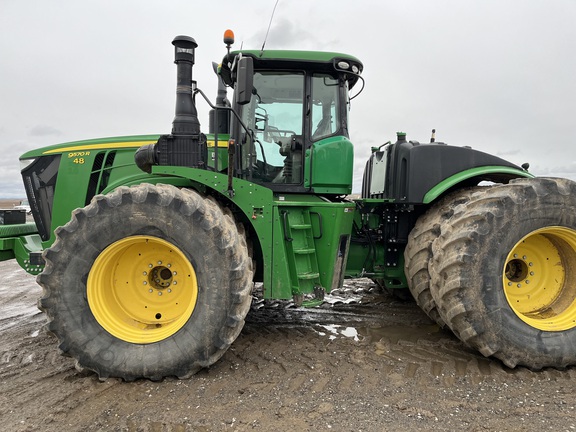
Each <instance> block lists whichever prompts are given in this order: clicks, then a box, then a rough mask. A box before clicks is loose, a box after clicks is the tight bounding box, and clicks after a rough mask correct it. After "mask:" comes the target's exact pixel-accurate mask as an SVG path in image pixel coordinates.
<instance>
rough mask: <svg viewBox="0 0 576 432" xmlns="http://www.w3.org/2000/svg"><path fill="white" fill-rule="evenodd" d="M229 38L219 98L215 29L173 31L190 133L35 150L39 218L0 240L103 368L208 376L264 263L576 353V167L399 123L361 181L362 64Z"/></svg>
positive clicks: (508, 339)
mask: <svg viewBox="0 0 576 432" xmlns="http://www.w3.org/2000/svg"><path fill="white" fill-rule="evenodd" d="M224 42H225V43H226V44H227V48H228V52H227V54H226V55H225V56H224V59H223V61H222V63H221V64H220V65H218V66H215V70H216V72H217V74H218V76H219V83H220V84H219V88H218V97H217V100H216V103H214V104H212V103H211V102H210V101H209V100H208V98H206V96H205V95H204V93H203V92H202V91H201V90H200V89H199V88H197V86H196V82H195V81H193V79H192V69H193V64H194V52H195V48H196V47H197V44H196V42H195V41H194V39H192V38H190V37H187V36H178V37H176V38H175V39H174V41H173V44H174V46H175V63H176V64H177V90H176V115H175V118H174V121H173V126H172V133H170V134H168V135H161V136H158V135H144V136H130V137H120V138H118V137H117V138H106V139H95V140H88V141H79V142H71V143H65V144H59V145H54V146H50V147H46V148H41V149H38V150H33V151H30V152H27V153H26V154H24V155H22V156H21V158H20V161H21V163H22V167H23V168H22V176H23V180H24V185H25V189H26V193H27V197H28V200H29V202H30V206H31V209H32V213H33V216H34V221H35V223H30V224H12V225H4V226H0V257H1V259H12V258H16V259H17V260H18V263H19V264H20V265H21V266H22V267H23V268H25V269H26V271H28V272H29V273H32V274H38V279H37V280H38V283H39V284H40V285H41V286H42V288H43V294H42V298H41V299H40V301H39V307H40V309H41V310H43V311H44V312H45V313H46V314H47V316H48V324H47V328H48V330H49V331H50V332H51V333H53V334H54V335H56V337H57V338H58V340H59V348H60V350H61V351H62V352H63V354H65V355H69V356H72V357H73V358H75V359H76V361H77V365H78V366H79V367H81V368H85V369H89V370H92V371H94V372H96V373H97V374H98V375H99V377H100V378H102V379H105V378H107V377H120V378H122V379H124V380H127V381H130V380H134V379H138V378H149V379H152V380H157V379H161V378H163V377H165V376H176V377H179V378H184V377H189V376H191V375H192V374H194V373H195V372H197V371H198V370H199V369H201V368H204V367H207V366H210V365H211V364H213V363H214V362H216V361H218V359H219V358H220V357H221V356H222V355H223V354H224V352H225V351H226V350H227V348H228V347H229V346H230V345H231V344H232V342H233V341H234V340H235V339H236V337H237V336H238V335H239V333H240V331H241V330H242V327H243V324H244V319H245V317H246V314H247V313H248V310H249V309H250V304H251V299H252V290H253V286H254V282H260V283H262V287H263V295H264V297H265V298H267V299H293V301H294V303H295V304H296V305H298V306H309V307H312V306H315V305H318V304H320V303H321V302H322V301H323V297H324V295H325V294H326V293H329V292H331V291H332V290H334V289H336V288H339V287H341V286H342V284H343V280H344V278H354V277H368V278H370V279H372V280H373V281H374V282H375V283H377V284H378V285H380V286H381V287H382V288H383V289H385V290H387V291H389V292H391V293H392V294H396V295H398V296H400V297H402V296H406V295H407V294H408V295H411V296H413V297H414V298H415V300H416V302H417V303H418V305H419V306H420V307H421V308H422V309H423V310H424V311H425V312H426V313H427V314H428V315H429V316H430V317H431V318H432V319H433V320H435V321H436V322H437V323H438V324H439V325H440V326H442V327H444V326H447V327H449V328H450V329H451V330H452V331H453V332H454V334H455V335H456V336H457V337H459V338H460V339H461V340H462V341H463V342H464V343H466V344H467V345H469V346H470V347H473V348H475V349H476V350H478V351H480V352H481V353H482V354H483V355H485V356H494V357H496V358H498V359H500V360H501V361H502V362H503V363H504V364H506V365H507V366H509V367H515V366H517V365H523V366H526V367H528V368H530V369H534V370H538V369H541V368H544V367H556V368H564V367H567V366H568V365H573V364H576V183H574V182H572V181H569V180H566V179H551V178H535V177H534V176H533V175H532V174H530V173H529V172H528V171H527V169H528V166H527V165H525V166H522V167H521V166H517V165H515V164H512V163H510V162H507V161H505V160H503V159H500V158H498V157H495V156H491V155H489V154H486V153H483V152H480V151H477V150H473V149H471V148H468V147H456V146H449V145H446V144H444V143H440V142H436V141H435V139H434V135H433V137H432V138H431V140H430V142H428V143H419V142H416V141H407V140H406V135H405V134H403V133H398V136H397V139H396V142H394V143H390V142H388V143H386V144H383V145H382V146H380V147H376V148H373V149H372V154H371V156H370V158H369V159H368V161H367V164H366V169H365V172H364V178H363V186H362V195H361V197H360V198H358V199H354V200H351V199H349V198H348V197H349V195H350V194H351V192H352V167H353V158H354V150H353V144H352V142H351V140H350V137H349V130H348V113H349V103H350V99H351V96H350V94H351V93H356V94H357V93H358V90H357V88H358V87H359V86H360V85H361V84H362V85H363V79H362V77H361V73H362V69H363V65H362V63H361V62H360V61H359V60H358V59H356V58H355V57H353V56H350V55H345V54H340V53H333V52H304V51H274V50H262V51H251V50H239V51H232V52H231V51H230V45H231V44H232V43H233V35H231V34H230V33H229V32H227V33H226V34H225V38H224ZM226 87H230V88H233V91H234V97H233V100H232V102H231V103H230V102H229V101H228V100H227V98H226ZM200 98H203V99H205V100H206V103H208V104H209V105H210V106H211V108H212V110H211V112H210V127H209V133H208V134H204V133H202V132H201V130H200V124H199V121H198V116H197V112H196V99H200Z"/></svg>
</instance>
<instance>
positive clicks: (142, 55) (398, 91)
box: [0, 0, 576, 197]
mask: <svg viewBox="0 0 576 432" xmlns="http://www.w3.org/2000/svg"><path fill="white" fill-rule="evenodd" d="M274 3H275V0H258V1H257V0H218V1H194V0H188V1H172V0H166V1H162V2H160V1H153V0H126V1H123V0H115V1H105V0H98V1H96V0H82V1H78V0H76V1H72V0H69V1H65V0H61V1H57V0H53V1H48V0H26V1H21V0H0V150H1V154H2V158H1V159H0V197H23V196H24V195H25V193H24V189H23V187H22V186H21V184H22V181H21V177H20V172H19V162H18V157H19V155H20V154H22V153H23V152H25V151H27V150H29V149H33V148H36V147H41V146H45V145H50V144H56V143H60V142H66V141H73V140H79V139H88V138H98V137H106V136H119V135H131V134H148V133H158V134H160V133H168V132H169V131H170V129H171V122H172V119H173V116H174V100H175V96H174V94H175V73H176V68H175V65H174V64H173V62H172V61H173V47H172V45H171V41H172V39H173V38H174V36H176V35H178V34H185V35H189V36H192V37H194V38H195V39H196V42H197V43H198V49H197V50H196V65H195V68H194V78H195V79H196V80H197V81H198V85H199V87H200V88H201V89H202V90H204V91H205V92H206V93H207V94H208V95H210V96H211V97H213V98H215V96H216V77H215V75H214V74H213V72H212V66H211V62H212V61H220V60H221V59H222V56H223V55H224V53H225V48H224V45H223V43H222V34H223V31H224V30H225V29H227V28H231V29H233V30H234V32H235V34H236V44H235V46H234V47H235V48H240V46H241V45H242V44H243V47H244V48H260V47H261V45H262V42H263V39H264V35H265V33H266V29H267V27H268V21H269V18H270V15H271V13H272V10H273V7H274ZM266 47H267V48H269V49H304V50H325V51H338V52H344V53H348V54H352V55H355V56H356V57H358V58H359V59H360V60H362V61H363V63H364V74H363V76H364V78H365V80H366V87H365V89H364V91H363V93H362V94H361V95H360V96H359V97H358V98H356V99H354V100H353V101H352V110H351V122H352V124H351V135H352V142H353V143H354V144H355V172H354V176H355V190H359V188H360V181H361V180H360V179H361V176H362V169H363V167H364V164H365V161H366V158H367V157H368V156H369V153H370V147H371V146H374V145H379V144H382V143H384V142H386V141H389V140H392V141H394V139H395V133H396V131H404V132H406V133H407V134H408V139H415V140H419V141H422V142H424V141H427V140H428V139H429V137H430V130H431V129H432V128H435V129H436V131H437V140H439V141H444V142H447V143H448V144H452V145H459V146H464V145H466V146H472V147H473V148H476V149H478V150H482V151H485V152H488V153H492V154H496V155H498V156H500V157H503V158H505V159H508V160H510V161H511V162H513V163H516V164H522V163H524V162H529V163H530V165H531V171H532V172H533V173H535V174H537V175H553V176H562V177H569V178H572V179H575V180H576V0H523V1H520V0H516V1H511V0H475V1H472V0H434V1H430V0H414V1H410V0H401V1H400V0H395V1H392V0H377V1H376V0H374V1H367V0H365V1H363V0H357V1H354V2H351V1H349V0H346V1H343V0H330V1H324V0H323V1H320V0H318V1H310V0H280V2H279V4H278V7H277V9H276V13H275V16H274V20H273V22H272V26H271V30H270V35H269V37H268V41H267V44H266ZM207 112H208V108H207V106H206V105H204V104H203V103H202V102H201V103H200V104H199V113H200V121H201V123H202V125H203V130H204V131H207V130H208V126H207Z"/></svg>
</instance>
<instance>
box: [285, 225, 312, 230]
mask: <svg viewBox="0 0 576 432" xmlns="http://www.w3.org/2000/svg"><path fill="white" fill-rule="evenodd" d="M290 228H292V229H297V230H305V229H310V228H312V225H310V224H296V225H290Z"/></svg>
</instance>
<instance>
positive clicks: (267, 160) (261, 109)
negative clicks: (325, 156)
mask: <svg viewBox="0 0 576 432" xmlns="http://www.w3.org/2000/svg"><path fill="white" fill-rule="evenodd" d="M306 78H307V76H306V74H305V73H304V72H298V71H290V72H278V71H257V72H255V74H254V83H253V88H254V89H253V92H252V98H251V100H250V102H249V103H248V104H247V105H245V106H244V107H243V110H242V121H243V122H244V124H245V125H246V126H247V127H248V128H249V129H251V130H252V131H253V133H254V143H253V144H254V146H253V147H252V148H253V150H252V151H253V152H254V155H253V156H255V157H250V159H251V160H252V162H251V163H252V169H253V173H254V174H255V177H256V180H260V181H264V182H272V183H287V184H301V183H302V181H303V171H304V170H303V159H304V152H305V149H307V148H308V147H309V146H310V145H312V144H313V142H315V141H318V140H321V139H323V138H326V137H329V136H331V135H335V134H338V133H342V131H341V127H340V124H341V122H340V112H339V111H340V110H339V106H338V101H339V97H338V96H339V92H340V89H341V87H340V85H339V82H338V80H337V79H336V78H334V77H333V76H331V75H328V74H313V75H308V83H309V84H308V86H309V87H311V90H308V92H307V91H306V88H307V87H306V82H307V80H306ZM307 94H309V95H310V96H309V97H308V98H307V97H306V95H307ZM245 160H246V159H245ZM246 163H250V162H248V161H247V160H246Z"/></svg>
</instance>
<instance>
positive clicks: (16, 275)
mask: <svg viewBox="0 0 576 432" xmlns="http://www.w3.org/2000/svg"><path fill="white" fill-rule="evenodd" d="M0 276H1V277H0V429H2V430H10V431H35V430H45V431H61V430H82V431H96V430H127V431H246V430H261V431H285V430H291V431H322V430H334V431H382V430H404V431H416V430H418V431H420V430H440V431H441V430H446V431H453V430H468V431H480V430H481V431H484V430H486V431H497V430H500V431H504V430H510V431H512V430H513V431H519V430H526V431H531V430H552V429H553V430H556V431H561V430H574V429H576V417H575V408H574V407H575V406H576V394H575V393H576V392H575V385H574V384H575V383H576V369H569V370H566V371H556V370H544V371H541V372H537V373H536V372H531V371H529V370H527V369H523V368H519V369H515V370H510V369H507V368H506V367H504V366H503V365H502V364H501V363H500V362H498V361H496V360H489V359H485V358H484V357H482V356H480V355H478V354H476V353H475V352H472V351H471V350H469V349H467V348H466V347H465V346H463V345H462V343H460V342H459V341H458V340H457V339H456V338H455V337H454V336H453V335H452V334H450V333H449V332H447V331H443V330H440V329H439V328H438V327H437V326H436V325H434V324H433V323H432V322H431V321H430V320H429V319H428V318H427V317H426V316H425V315H424V314H423V313H422V312H421V311H420V310H419V309H418V308H417V306H416V305H415V304H414V303H410V302H408V303H406V302H399V301H397V300H394V299H393V298H391V297H389V296H387V295H385V294H382V293H379V292H378V291H376V288H375V287H374V286H373V285H372V284H371V283H370V281H369V280H361V281H359V282H354V283H348V284H347V285H346V287H345V289H343V290H340V291H339V292H336V293H334V295H332V296H329V297H328V299H327V300H328V302H327V303H326V304H325V305H324V306H323V307H320V308H316V309H297V308H294V307H293V306H292V305H291V304H290V303H288V302H268V301H263V300H262V299H260V298H257V297H256V298H255V299H254V303H253V307H252V310H251V311H250V313H249V315H248V319H247V323H246V326H245V328H244V330H243V332H242V334H241V335H240V336H239V338H238V340H237V341H236V342H235V343H234V344H233V346H232V348H231V349H230V350H229V351H228V352H227V353H226V354H225V355H224V357H223V358H222V359H221V360H220V361H219V362H218V363H217V364H216V365H214V366H213V367H211V368H210V369H208V370H204V371H202V372H200V373H199V374H197V375H195V376H194V377H192V378H191V379H189V380H183V381H180V380H177V379H166V380H164V381H162V382H151V381H144V380H142V381H137V382H133V383H124V382H122V381H120V380H116V379H109V380H107V381H105V382H100V381H99V380H98V379H97V377H96V376H94V375H93V374H82V373H80V372H78V371H77V370H76V369H75V367H74V361H73V360H72V359H70V358H65V357H62V356H60V355H59V354H58V350H57V342H56V340H55V338H53V337H52V336H50V335H48V334H46V333H45V332H44V331H43V329H42V326H43V325H44V323H45V317H44V316H43V315H42V314H41V313H40V312H39V311H38V310H37V309H36V300H37V298H38V297H39V296H40V291H41V290H40V288H39V287H38V286H37V285H36V283H35V278H34V277H33V276H30V275H28V274H26V273H24V271H22V270H21V269H20V268H19V267H18V265H17V264H16V262H15V261H14V260H12V261H8V262H0Z"/></svg>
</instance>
